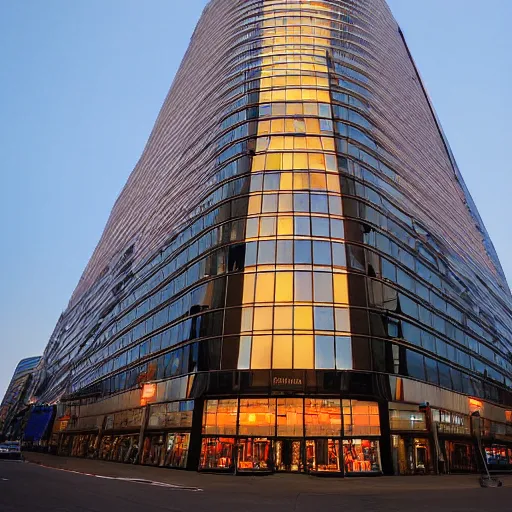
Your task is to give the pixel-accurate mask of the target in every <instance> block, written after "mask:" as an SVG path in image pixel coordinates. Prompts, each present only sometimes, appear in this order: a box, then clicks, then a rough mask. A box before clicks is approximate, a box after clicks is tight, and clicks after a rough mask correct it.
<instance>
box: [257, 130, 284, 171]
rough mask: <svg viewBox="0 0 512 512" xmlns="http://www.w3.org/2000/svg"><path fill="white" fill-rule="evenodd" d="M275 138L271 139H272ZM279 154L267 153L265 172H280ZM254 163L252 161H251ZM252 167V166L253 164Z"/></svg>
mask: <svg viewBox="0 0 512 512" xmlns="http://www.w3.org/2000/svg"><path fill="white" fill-rule="evenodd" d="M274 138H275V137H272V139H274ZM281 159H282V154H281V153H267V158H266V162H265V169H266V170H267V171H280V170H281ZM253 162H254V159H253ZM253 166H254V164H253Z"/></svg>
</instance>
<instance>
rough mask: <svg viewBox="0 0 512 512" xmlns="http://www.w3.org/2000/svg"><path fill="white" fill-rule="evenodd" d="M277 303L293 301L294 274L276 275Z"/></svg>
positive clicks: (282, 273)
mask: <svg viewBox="0 0 512 512" xmlns="http://www.w3.org/2000/svg"><path fill="white" fill-rule="evenodd" d="M275 300H276V302H292V301H293V273H292V272H278V273H277V274H276V299H275Z"/></svg>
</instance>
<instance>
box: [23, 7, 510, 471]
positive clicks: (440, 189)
mask: <svg viewBox="0 0 512 512" xmlns="http://www.w3.org/2000/svg"><path fill="white" fill-rule="evenodd" d="M511 311H512V297H511V294H510V290H509V287H508V285H507V282H506V279H505V277H504V274H503V271H502V268H501V266H500V263H499V261H498V258H497V256H496V252H495V250H494V248H493V245H492V243H491V241H490V239H489V236H488V234H487V232H486V230H485V227H484V225H483V223H482V221H481V219H480V216H479V214H478V212H477V209H476V207H475V205H474V203H473V200H472V199H471V196H470V194H469V192H468V190H467V188H466V186H465V184H464V181H463V179H462V176H461V174H460V172H459V169H458V167H457V164H456V162H455V160H454V158H453V155H452V153H451V151H450V147H449V145H448V141H447V140H446V138H445V136H444V134H443V131H442V128H441V126H440V124H439V121H438V119H437V117H436V114H435V112H434V109H433V106H432V104H431V102H430V100H429V97H428V95H427V92H426V91H425V88H424V86H423V83H422V80H421V78H420V75H419V73H418V70H417V69H416V67H415V64H414V62H413V59H412V57H411V55H410V54H409V51H408V48H407V45H406V43H405V41H404V38H403V35H402V32H401V31H400V28H399V27H398V26H397V23H396V22H395V20H394V19H393V16H392V14H391V12H390V10H389V8H388V6H387V5H386V3H385V1H384V0H365V1H362V0H358V1H356V0H316V1H313V0H293V1H292V0H288V1H284V0H244V1H241V0H236V1H235V0H212V1H211V2H209V4H208V5H207V7H206V8H205V10H204V13H203V15H202V17H201V19H200V21H199V23H198V25H197V28H196V30H195V32H194V35H193V37H192V40H191V42H190V46H189V48H188V51H187V53H186V55H185V57H184V60H183V63H182V65H181V67H180V69H179V71H178V73H177V75H176V78H175V80H174V83H173V85H172V87H171V90H170V92H169V94H168V96H167V98H166V100H165V102H164V105H163V107H162V110H161V112H160V114H159V116H158V119H157V121H156V124H155V127H154V129H153V132H152V133H151V136H150V138H149V141H148V143H147V146H146V148H145V150H144V152H143V154H142V156H141V158H140V160H139V162H138V163H137V165H136V167H135V169H134V171H133V172H132V174H131V176H130V178H129V179H128V182H127V184H126V186H125V187H124V189H123V191H122V193H121V194H120V196H119V198H118V200H117V201H116V203H115V205H114V208H113V210H112V213H111V216H110V218H109V220H108V223H107V225H106V227H105V231H104V233H103V236H102V238H101V240H100V242H99V244H98V246H97V247H96V250H95V251H94V254H93V255H92V257H91V259H90V261H89V264H88V265H87V267H86V269H85V271H84V273H83V275H82V278H81V279H80V282H79V283H78V286H77V288H76V290H75V292H74V294H73V296H72V297H71V300H70V303H69V306H68V308H67V309H66V311H65V312H64V313H63V315H62V317H61V318H60V319H59V321H58V323H57V326H56V328H55V331H54V333H53V334H52V336H51V339H50V341H49V343H48V346H47V348H46V350H45V352H44V356H43V360H42V363H41V371H40V372H38V379H37V382H35V383H34V385H33V386H32V388H31V396H33V397H34V399H35V400H37V401H38V402H39V403H40V404H56V407H57V419H56V422H55V424H54V427H53V436H52V444H53V446H54V448H55V449H57V450H58V451H59V453H62V454H68V455H76V456H88V457H99V458H101V459H106V460H116V461H124V462H128V461H129V462H140V463H143V464H151V465H160V466H166V467H178V468H188V469H194V470H197V469H200V470H209V471H211V470H218V471H230V472H231V471H235V470H236V471H237V472H241V471H250V472H269V471H291V472H310V473H323V472H330V473H334V474H344V475H359V474H381V473H386V474H393V473H395V474H410V473H426V472H437V471H441V472H443V471H450V472H455V471H473V470H476V469H477V464H478V460H479V455H478V454H477V451H476V450H477V449H478V445H479V442H480V441H481V442H482V443H483V446H484V448H485V451H486V456H487V460H488V462H489V463H490V464H491V465H497V466H499V467H505V466H508V465H510V464H511V463H512V392H511V376H512V358H511V349H512V321H511Z"/></svg>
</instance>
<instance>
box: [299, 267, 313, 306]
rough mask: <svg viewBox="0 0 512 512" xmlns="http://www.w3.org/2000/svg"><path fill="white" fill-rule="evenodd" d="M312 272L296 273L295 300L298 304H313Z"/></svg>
mask: <svg viewBox="0 0 512 512" xmlns="http://www.w3.org/2000/svg"><path fill="white" fill-rule="evenodd" d="M311 281H312V280H311V272H295V300H296V301H297V302H311V300H312V298H313V294H312V282H311Z"/></svg>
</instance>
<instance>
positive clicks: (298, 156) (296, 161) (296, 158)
mask: <svg viewBox="0 0 512 512" xmlns="http://www.w3.org/2000/svg"><path fill="white" fill-rule="evenodd" d="M306 122H307V121H306ZM293 168H294V169H298V170H300V169H304V170H306V169H309V164H308V154H307V153H294V155H293Z"/></svg>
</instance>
